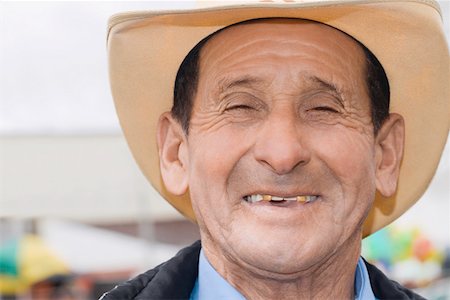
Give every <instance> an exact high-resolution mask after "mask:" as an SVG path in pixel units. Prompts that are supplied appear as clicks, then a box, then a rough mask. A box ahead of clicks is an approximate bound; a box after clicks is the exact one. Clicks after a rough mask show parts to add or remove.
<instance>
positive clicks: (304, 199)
mask: <svg viewBox="0 0 450 300" xmlns="http://www.w3.org/2000/svg"><path fill="white" fill-rule="evenodd" d="M318 197H319V196H317V195H298V196H292V197H280V196H274V195H267V194H266V195H261V194H254V195H247V196H244V200H245V201H247V202H248V203H256V202H260V201H266V202H271V203H274V204H277V203H280V204H281V203H286V202H287V201H289V202H299V203H311V202H314V201H316V200H317V198H318Z"/></svg>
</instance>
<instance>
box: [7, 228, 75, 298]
mask: <svg viewBox="0 0 450 300" xmlns="http://www.w3.org/2000/svg"><path fill="white" fill-rule="evenodd" d="M19 243H20V244H19V245H18V247H17V251H18V254H17V255H16V256H15V260H16V261H15V262H13V263H15V264H16V265H17V269H18V272H17V275H13V274H2V273H0V294H3V295H16V294H21V293H23V292H25V291H26V290H27V289H29V288H30V287H31V286H32V285H33V284H35V283H38V282H41V281H43V280H45V279H47V278H50V277H52V276H55V275H68V274H70V271H69V268H68V266H67V265H66V264H65V263H64V261H63V260H61V259H60V258H59V257H58V256H57V254H56V253H54V252H53V251H52V250H51V249H50V248H49V247H47V246H46V245H45V243H44V241H43V240H42V239H41V238H40V237H39V236H37V235H25V236H24V237H23V238H22V239H21V240H20V242H19Z"/></svg>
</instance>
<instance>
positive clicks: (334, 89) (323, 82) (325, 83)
mask: <svg viewBox="0 0 450 300" xmlns="http://www.w3.org/2000/svg"><path fill="white" fill-rule="evenodd" d="M308 80H310V81H312V82H313V83H315V84H317V85H318V86H319V87H321V88H324V89H326V90H330V91H332V92H335V93H336V94H338V95H341V94H342V92H341V89H340V88H338V87H337V86H336V85H335V84H334V83H333V82H329V81H327V80H324V79H322V78H319V77H317V76H308Z"/></svg>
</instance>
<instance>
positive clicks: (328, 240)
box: [186, 20, 376, 274]
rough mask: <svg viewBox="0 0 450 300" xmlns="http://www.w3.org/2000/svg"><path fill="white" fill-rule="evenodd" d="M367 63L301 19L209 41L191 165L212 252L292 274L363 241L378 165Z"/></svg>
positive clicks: (341, 38) (336, 36)
mask: <svg viewBox="0 0 450 300" xmlns="http://www.w3.org/2000/svg"><path fill="white" fill-rule="evenodd" d="M364 59H365V58H364V54H363V51H362V49H360V47H359V46H358V45H357V44H356V43H355V42H354V41H353V40H351V39H350V38H349V37H347V36H345V35H344V34H343V33H341V32H338V31H337V30H335V29H332V28H330V27H327V26H325V25H321V24H317V23H311V22H301V21H295V22H294V21H280V20H278V21H260V22H254V23H249V24H244V25H237V26H234V27H231V28H228V29H226V30H224V31H223V32H221V33H219V34H217V35H216V36H215V37H213V38H212V39H211V40H210V41H209V42H208V43H207V44H206V45H205V47H204V49H203V50H202V53H201V59H200V76H199V83H198V90H197V94H196V96H195V99H194V107H193V112H192V117H191V121H190V132H189V136H188V138H187V160H188V163H187V164H186V167H187V174H188V182H189V189H190V194H191V200H192V205H193V207H194V211H195V213H196V217H197V220H198V223H199V225H200V229H201V234H202V242H203V247H204V248H205V251H206V252H207V254H210V255H212V253H215V255H221V256H223V257H225V258H226V260H227V261H232V262H233V263H234V264H237V265H240V266H244V267H245V268H246V269H249V270H255V272H256V270H259V271H261V270H265V271H268V272H272V273H273V272H275V273H280V274H288V273H294V272H299V271H302V270H307V269H308V268H310V267H311V266H314V265H318V264H320V262H324V261H326V260H327V259H328V258H330V257H331V256H332V255H333V254H334V253H336V252H338V251H341V250H343V249H345V248H346V247H348V245H349V243H350V241H352V242H354V241H355V240H359V239H360V238H361V236H360V235H361V233H360V229H361V226H362V223H363V221H364V218H365V216H366V215H367V213H368V211H369V210H370V207H371V204H372V201H373V198H374V193H375V167H376V166H375V150H374V147H375V146H374V136H373V127H372V123H371V117H370V104H369V103H370V100H369V97H368V93H367V89H366V82H365V74H366V71H365V62H364V61H365V60H364ZM260 195H270V196H271V197H272V198H273V200H280V199H281V198H282V199H287V200H284V201H270V202H269V201H255V202H253V201H252V199H253V200H258V199H260V198H261V196H260ZM265 198H266V199H267V198H269V197H268V196H266V197H265ZM297 199H298V200H300V201H306V202H298V201H295V200H297ZM308 201H309V202H308ZM259 271H258V272H259Z"/></svg>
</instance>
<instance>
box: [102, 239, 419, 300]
mask: <svg viewBox="0 0 450 300" xmlns="http://www.w3.org/2000/svg"><path fill="white" fill-rule="evenodd" d="M200 248H201V244H200V241H197V242H195V243H194V244H192V245H191V246H189V247H187V248H184V249H182V250H181V251H180V252H178V254H177V255H176V256H175V257H173V258H172V259H170V260H168V261H167V262H165V263H162V264H160V265H159V266H157V267H156V268H154V269H152V270H149V271H147V272H145V273H143V274H141V275H139V276H137V277H135V278H133V279H131V280H129V281H127V282H125V283H123V284H120V285H118V286H116V287H115V288H114V289H113V290H111V291H109V292H108V293H106V294H104V295H103V296H102V298H100V299H101V300H126V299H136V300H138V299H139V300H144V299H146V300H149V299H189V297H190V295H191V291H192V289H193V288H194V284H195V280H196V279H197V275H198V258H199V254H200ZM365 263H366V266H367V271H368V272H369V277H370V285H371V287H372V291H373V293H374V295H375V297H377V299H395V300H396V299H424V298H422V297H421V296H419V295H417V294H415V293H413V292H412V291H410V290H408V289H406V288H404V287H403V286H401V285H400V284H398V283H397V282H395V281H391V280H389V279H388V278H387V277H386V276H385V275H384V274H383V273H382V272H381V271H380V270H378V269H377V268H376V267H374V266H373V265H371V264H369V263H368V262H366V261H365Z"/></svg>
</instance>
